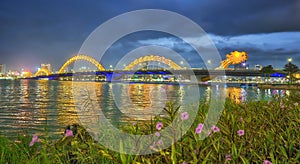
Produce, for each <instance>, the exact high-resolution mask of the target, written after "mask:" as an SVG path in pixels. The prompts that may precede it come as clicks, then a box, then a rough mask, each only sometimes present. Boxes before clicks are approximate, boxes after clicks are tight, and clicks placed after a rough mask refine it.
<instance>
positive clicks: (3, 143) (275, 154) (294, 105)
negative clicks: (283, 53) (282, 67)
mask: <svg viewBox="0 0 300 164" xmlns="http://www.w3.org/2000/svg"><path fill="white" fill-rule="evenodd" d="M299 100H300V93H299V91H293V92H291V93H289V95H286V96H284V97H283V96H280V95H278V94H276V95H274V96H273V98H272V100H271V101H269V102H267V101H258V102H244V103H240V104H236V103H234V102H232V101H231V100H227V101H226V103H225V106H224V110H223V111H222V116H221V118H220V120H219V122H218V124H217V125H216V126H217V127H218V128H219V129H220V131H219V132H215V133H214V132H213V133H212V134H211V135H210V136H209V137H207V138H205V139H204V140H200V139H199V135H201V133H200V134H196V133H195V129H196V128H197V126H198V124H199V123H203V122H204V119H205V117H206V113H207V110H208V106H207V105H206V104H205V103H200V104H201V105H200V106H199V110H198V114H197V116H196V119H195V121H194V123H193V125H192V127H191V128H190V130H189V131H188V132H187V133H186V134H185V135H184V137H183V138H182V139H180V140H179V141H178V142H176V143H175V144H173V145H171V146H170V147H168V148H166V149H163V150H160V149H159V146H157V143H156V145H154V147H152V148H153V149H154V150H156V151H155V153H153V154H148V155H128V154H122V153H117V152H114V151H111V150H109V149H107V148H105V147H104V146H101V145H100V144H97V143H96V142H95V141H94V140H93V139H92V138H90V137H89V135H88V133H87V132H86V131H85V129H84V128H82V127H80V126H78V129H77V133H76V134H75V136H74V137H65V136H62V138H61V139H60V140H55V141H53V140H50V139H48V138H47V136H46V137H45V138H40V140H41V142H38V143H35V144H34V145H33V146H32V147H30V146H29V143H30V141H31V136H20V137H19V138H18V139H17V140H15V141H11V140H9V139H7V138H5V137H3V136H2V137H0V161H1V163H3V164H6V163H184V162H186V163H263V162H264V161H265V160H268V161H270V162H272V163H273V164H274V163H297V162H298V161H300V137H299V136H300V105H298V103H299V102H300V101H299ZM178 109H179V107H178V106H176V104H171V103H169V104H168V106H167V107H166V108H165V113H166V114H167V117H163V118H160V117H157V118H155V119H154V120H153V121H152V122H150V123H147V124H139V123H137V124H136V125H131V124H130V125H126V126H123V127H121V128H122V129H123V130H124V131H126V132H128V133H132V134H148V133H154V132H156V131H158V130H157V129H156V124H157V123H158V122H161V123H163V124H164V127H165V126H166V125H169V124H171V123H172V121H173V119H174V115H175V114H177V113H178V112H184V111H182V109H181V110H178ZM238 130H244V135H242V136H239V135H238V133H237V131H238ZM202 133H204V132H202ZM120 147H121V146H120ZM121 148H122V147H121ZM149 149H150V147H149Z"/></svg>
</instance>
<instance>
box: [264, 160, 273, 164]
mask: <svg viewBox="0 0 300 164" xmlns="http://www.w3.org/2000/svg"><path fill="white" fill-rule="evenodd" d="M264 164H272V162H270V161H269V160H264Z"/></svg>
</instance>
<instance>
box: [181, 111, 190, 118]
mask: <svg viewBox="0 0 300 164" xmlns="http://www.w3.org/2000/svg"><path fill="white" fill-rule="evenodd" d="M187 119H189V114H188V112H183V113H181V120H187Z"/></svg>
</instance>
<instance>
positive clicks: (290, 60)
mask: <svg viewBox="0 0 300 164" xmlns="http://www.w3.org/2000/svg"><path fill="white" fill-rule="evenodd" d="M292 61H293V59H292V58H288V62H289V63H291V62H292ZM291 82H292V75H291V70H289V83H291Z"/></svg>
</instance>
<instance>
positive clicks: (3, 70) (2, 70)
mask: <svg viewBox="0 0 300 164" xmlns="http://www.w3.org/2000/svg"><path fill="white" fill-rule="evenodd" d="M5 73H6V65H5V64H0V74H5Z"/></svg>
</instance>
